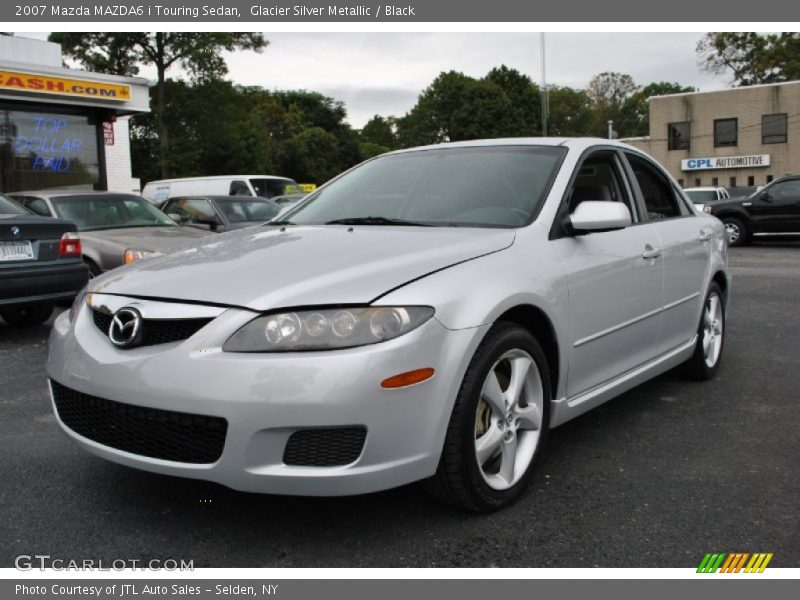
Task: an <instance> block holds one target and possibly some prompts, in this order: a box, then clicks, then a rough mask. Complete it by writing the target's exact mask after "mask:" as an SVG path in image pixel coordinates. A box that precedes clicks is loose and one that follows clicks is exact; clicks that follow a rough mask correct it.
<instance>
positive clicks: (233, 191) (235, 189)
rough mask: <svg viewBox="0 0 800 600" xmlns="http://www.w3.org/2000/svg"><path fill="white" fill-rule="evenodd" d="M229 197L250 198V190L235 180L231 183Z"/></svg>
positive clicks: (243, 183)
mask: <svg viewBox="0 0 800 600" xmlns="http://www.w3.org/2000/svg"><path fill="white" fill-rule="evenodd" d="M228 194H229V195H231V196H252V194H251V193H250V188H249V187H247V184H246V183H245V182H244V181H241V180H236V181H232V182H231V188H230V190H229V191H228Z"/></svg>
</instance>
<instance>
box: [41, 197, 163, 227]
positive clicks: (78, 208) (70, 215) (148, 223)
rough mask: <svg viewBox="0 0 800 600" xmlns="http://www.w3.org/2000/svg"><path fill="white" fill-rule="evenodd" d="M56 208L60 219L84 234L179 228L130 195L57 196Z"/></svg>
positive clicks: (151, 206)
mask: <svg viewBox="0 0 800 600" xmlns="http://www.w3.org/2000/svg"><path fill="white" fill-rule="evenodd" d="M52 202H53V208H55V210H56V213H58V216H59V217H62V218H64V219H69V220H70V221H74V222H75V224H76V225H77V226H78V229H79V230H81V231H91V230H93V229H117V228H121V227H178V224H177V223H175V222H174V221H173V220H172V219H170V218H169V217H168V216H167V215H165V214H164V213H162V212H161V211H160V210H158V209H157V208H156V207H155V206H153V205H152V204H150V203H149V202H148V201H147V200H145V199H144V198H140V197H139V196H134V195H129V194H87V195H85V196H83V195H75V196H57V197H55V198H53V200H52Z"/></svg>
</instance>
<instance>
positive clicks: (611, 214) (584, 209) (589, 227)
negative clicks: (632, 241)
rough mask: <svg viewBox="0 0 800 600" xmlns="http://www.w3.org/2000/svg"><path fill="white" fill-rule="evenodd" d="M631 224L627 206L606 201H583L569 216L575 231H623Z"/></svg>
mask: <svg viewBox="0 0 800 600" xmlns="http://www.w3.org/2000/svg"><path fill="white" fill-rule="evenodd" d="M631 222H632V221H631V211H629V210H628V207H627V206H625V205H624V204H623V203H622V202H610V201H607V200H584V201H583V202H581V203H580V204H578V206H577V207H576V208H575V210H574V211H573V213H572V214H571V215H570V216H569V223H570V225H572V227H573V228H574V229H575V230H577V231H608V230H610V229H624V228H625V227H628V226H629V225H630V224H631Z"/></svg>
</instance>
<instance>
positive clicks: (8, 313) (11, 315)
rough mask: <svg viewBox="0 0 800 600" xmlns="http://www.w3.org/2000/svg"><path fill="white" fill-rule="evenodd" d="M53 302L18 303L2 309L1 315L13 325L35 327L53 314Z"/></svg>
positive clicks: (0, 310)
mask: <svg viewBox="0 0 800 600" xmlns="http://www.w3.org/2000/svg"><path fill="white" fill-rule="evenodd" d="M53 308H54V305H53V303H52V302H40V303H37V304H17V305H14V306H6V307H4V308H2V309H0V317H3V320H4V321H5V322H6V323H8V324H9V325H11V326H12V327H33V326H35V325H41V324H42V323H44V322H45V321H47V319H49V318H50V315H52V314H53Z"/></svg>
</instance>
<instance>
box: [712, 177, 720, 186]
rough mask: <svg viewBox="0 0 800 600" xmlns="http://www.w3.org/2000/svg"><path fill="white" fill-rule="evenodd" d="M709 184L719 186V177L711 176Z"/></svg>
mask: <svg viewBox="0 0 800 600" xmlns="http://www.w3.org/2000/svg"><path fill="white" fill-rule="evenodd" d="M711 185H713V186H714V187H719V177H712V178H711Z"/></svg>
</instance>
